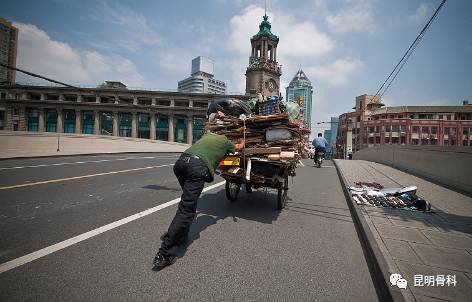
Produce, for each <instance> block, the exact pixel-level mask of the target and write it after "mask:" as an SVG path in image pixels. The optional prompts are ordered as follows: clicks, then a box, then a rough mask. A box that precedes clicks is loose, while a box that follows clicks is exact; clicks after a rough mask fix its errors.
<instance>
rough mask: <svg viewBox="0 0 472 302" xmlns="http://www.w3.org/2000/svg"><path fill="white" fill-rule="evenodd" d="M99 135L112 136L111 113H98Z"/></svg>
mask: <svg viewBox="0 0 472 302" xmlns="http://www.w3.org/2000/svg"><path fill="white" fill-rule="evenodd" d="M100 134H101V135H113V113H112V112H100Z"/></svg>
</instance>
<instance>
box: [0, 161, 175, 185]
mask: <svg viewBox="0 0 472 302" xmlns="http://www.w3.org/2000/svg"><path fill="white" fill-rule="evenodd" d="M173 165H174V164H169V165H159V166H149V167H143V168H134V169H127V170H119V171H111V172H103V173H96V174H88V175H81V176H74V177H67V178H59V179H50V180H43V181H37V182H30V183H23V184H18V185H11V186H5V187H0V190H8V189H17V188H24V187H32V186H37V185H44V184H50V183H56V182H62V181H70V180H77V179H84V178H90V177H96V176H104V175H112V174H119V173H126V172H133V171H141V170H148V169H155V168H162V167H169V166H173Z"/></svg>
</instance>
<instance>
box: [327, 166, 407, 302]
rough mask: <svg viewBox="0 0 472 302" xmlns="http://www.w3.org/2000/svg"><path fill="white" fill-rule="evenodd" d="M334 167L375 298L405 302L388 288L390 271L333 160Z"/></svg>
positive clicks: (396, 292)
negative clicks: (375, 293)
mask: <svg viewBox="0 0 472 302" xmlns="http://www.w3.org/2000/svg"><path fill="white" fill-rule="evenodd" d="M333 162H334V166H335V167H336V171H337V173H338V176H339V179H340V181H341V184H342V187H343V192H344V196H345V197H346V202H347V204H348V207H349V211H350V212H351V216H352V220H353V222H354V226H355V228H356V231H357V235H358V237H359V241H360V243H361V246H362V250H363V252H364V256H365V258H366V261H367V266H368V267H369V271H370V275H371V277H372V281H373V283H374V287H375V290H376V292H377V296H378V297H379V300H380V301H392V302H405V298H404V297H403V294H402V293H401V291H400V289H396V288H393V287H390V286H389V276H390V271H389V268H388V265H387V261H386V260H385V258H384V256H383V254H382V252H381V250H380V248H379V246H378V245H377V242H376V241H375V238H374V235H373V234H372V232H371V230H370V228H369V226H368V224H367V221H366V220H365V218H364V216H363V215H362V213H361V211H360V209H359V208H358V207H356V206H355V203H354V200H353V199H352V197H351V194H349V192H348V190H347V187H348V182H347V181H346V178H345V177H344V175H343V174H342V172H341V169H340V168H339V166H338V164H337V162H336V161H335V160H333Z"/></svg>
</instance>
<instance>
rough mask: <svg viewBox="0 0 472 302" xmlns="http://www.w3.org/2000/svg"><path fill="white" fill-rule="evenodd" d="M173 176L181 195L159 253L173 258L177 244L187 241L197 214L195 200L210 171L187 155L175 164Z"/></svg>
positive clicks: (199, 161)
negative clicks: (175, 177) (178, 185)
mask: <svg viewBox="0 0 472 302" xmlns="http://www.w3.org/2000/svg"><path fill="white" fill-rule="evenodd" d="M174 174H175V176H177V179H178V180H179V183H180V186H181V187H182V191H183V193H182V197H181V199H180V202H179V207H178V209H177V213H175V217H174V219H173V220H172V222H171V224H170V226H169V229H168V230H167V233H166V234H164V236H162V244H161V247H160V249H159V251H160V253H161V255H162V256H164V257H167V256H175V255H176V253H177V250H178V246H179V244H181V243H183V242H184V241H185V240H186V239H187V236H188V233H189V231H190V226H191V225H192V222H193V220H194V219H195V215H196V212H197V200H198V198H199V197H200V194H201V193H202V190H203V186H204V185H205V181H206V180H208V179H209V177H210V171H209V170H208V167H207V166H206V165H205V163H204V162H203V161H202V160H201V159H199V158H197V157H192V156H189V155H187V154H182V155H181V156H180V158H179V159H178V160H177V161H176V162H175V165H174Z"/></svg>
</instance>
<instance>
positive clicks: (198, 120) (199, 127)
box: [192, 116, 206, 142]
mask: <svg viewBox="0 0 472 302" xmlns="http://www.w3.org/2000/svg"><path fill="white" fill-rule="evenodd" d="M205 122H206V118H205V117H204V116H201V117H199V116H195V117H194V118H193V132H192V135H193V138H192V142H195V141H197V140H198V139H199V138H200V137H201V136H202V135H203V133H204V131H205Z"/></svg>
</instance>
